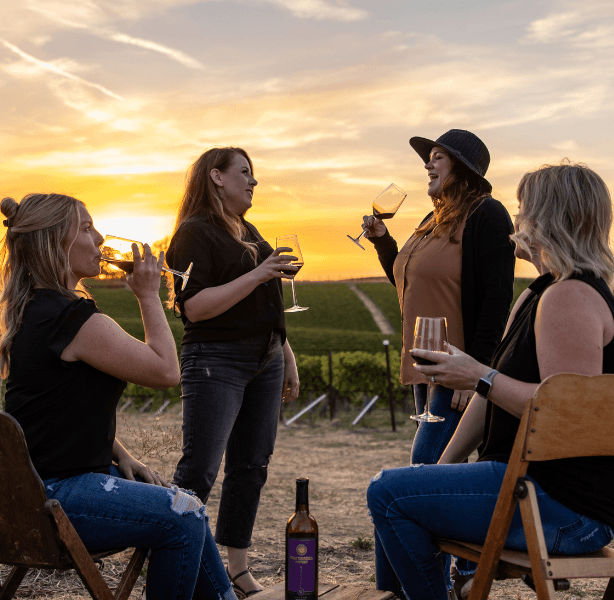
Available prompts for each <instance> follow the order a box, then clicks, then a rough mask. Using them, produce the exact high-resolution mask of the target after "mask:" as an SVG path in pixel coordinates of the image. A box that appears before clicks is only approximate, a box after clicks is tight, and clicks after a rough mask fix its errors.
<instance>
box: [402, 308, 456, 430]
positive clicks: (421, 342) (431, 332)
mask: <svg viewBox="0 0 614 600" xmlns="http://www.w3.org/2000/svg"><path fill="white" fill-rule="evenodd" d="M447 339H448V336H447V333H446V319H445V317H418V318H417V319H416V327H415V329H414V346H413V347H414V348H416V349H419V350H430V351H431V352H442V353H444V354H447V351H446V347H445V343H446V341H447ZM412 358H413V359H414V360H415V361H416V362H417V363H418V364H419V365H434V364H437V363H434V362H433V361H432V360H426V358H421V357H419V356H414V355H413V354H412ZM433 385H434V384H433V383H432V381H431V379H430V378H429V380H428V383H427V391H426V406H425V408H424V412H423V413H422V414H421V415H412V416H410V419H414V421H420V422H426V423H436V422H438V421H445V418H444V417H438V416H436V415H433V414H431V412H430V410H429V403H430V400H431V394H432V392H433Z"/></svg>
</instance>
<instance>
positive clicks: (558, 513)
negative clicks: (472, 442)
mask: <svg viewBox="0 0 614 600" xmlns="http://www.w3.org/2000/svg"><path fill="white" fill-rule="evenodd" d="M506 468H507V465H506V464H505V463H499V462H478V463H462V464H456V465H416V466H411V467H403V468H400V469H390V470H386V471H382V472H381V473H379V474H378V475H376V476H375V477H374V478H373V480H372V481H371V484H370V486H369V488H368V491H367V501H368V504H369V509H370V511H371V516H372V518H373V523H374V525H375V531H376V535H377V537H378V538H379V540H380V542H381V546H380V548H381V550H383V552H385V557H386V559H387V562H389V564H390V565H391V566H392V569H393V570H394V571H393V572H394V574H395V575H396V577H398V580H399V581H400V584H401V586H402V589H403V592H404V596H405V597H406V598H408V599H410V600H447V597H448V596H447V586H446V583H445V577H444V562H445V561H444V559H443V556H442V553H440V552H439V549H438V548H437V546H436V545H435V544H434V543H433V536H443V537H451V538H455V539H459V540H464V541H467V542H474V543H480V544H482V543H484V540H485V539H486V534H487V531H488V527H489V525H490V521H491V519H492V515H493V512H494V508H495V503H496V501H497V497H498V495H499V490H500V488H501V483H502V482H503V476H504V474H505V469H506ZM536 492H537V499H538V504H539V508H540V511H541V517H542V524H543V528H544V534H545V538H546V545H547V547H548V551H549V552H552V553H555V554H583V553H587V552H594V551H596V550H598V549H599V548H603V547H604V546H606V545H607V544H608V543H609V542H610V541H611V540H612V538H613V537H614V532H613V531H612V529H611V528H610V527H609V526H607V525H604V524H603V523H600V522H599V521H596V520H595V519H590V518H588V517H584V516H581V515H579V514H577V513H575V512H574V511H572V510H570V509H568V508H566V507H565V506H563V505H562V504H561V503H559V502H557V501H556V500H554V499H553V498H551V497H550V496H548V494H546V493H545V492H544V491H543V490H542V489H541V487H539V485H537V484H536ZM505 545H506V547H508V548H513V549H517V550H526V548H527V546H526V541H525V537H524V533H523V529H522V520H521V517H520V509H519V507H517V508H516V512H515V513H514V518H513V520H512V525H511V528H510V531H509V534H508V537H507V540H506V544H505ZM386 583H387V582H382V583H380V581H377V587H378V589H389V588H387V587H383V588H382V587H381V586H382V584H383V585H386ZM390 583H391V585H394V583H393V582H390ZM391 591H397V590H391ZM399 597H403V596H399Z"/></svg>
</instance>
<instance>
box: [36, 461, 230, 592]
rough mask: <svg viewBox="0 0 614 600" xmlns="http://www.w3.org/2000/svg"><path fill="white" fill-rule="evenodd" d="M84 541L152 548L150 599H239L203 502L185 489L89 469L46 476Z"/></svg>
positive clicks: (90, 545) (98, 546) (104, 546)
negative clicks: (72, 474) (71, 474)
mask: <svg viewBox="0 0 614 600" xmlns="http://www.w3.org/2000/svg"><path fill="white" fill-rule="evenodd" d="M43 483H44V484H45V491H46V492H47V497H48V498H53V499H55V500H59V501H60V503H61V504H62V508H63V509H64V512H65V513H66V514H67V515H68V518H69V519H70V521H71V523H72V524H73V526H74V528H75V529H76V531H77V533H78V534H79V537H80V538H81V540H82V541H83V543H84V545H85V547H86V548H87V549H88V550H90V551H94V550H108V549H111V548H125V547H136V548H151V554H150V556H149V566H148V568H147V600H197V599H198V600H236V596H235V594H234V592H233V589H232V586H231V585H230V581H228V577H227V576H226V572H225V571H224V565H223V564H222V560H221V558H220V554H219V552H218V550H217V546H216V545H215V542H214V541H213V536H212V535H211V531H209V524H208V522H207V521H208V518H207V515H206V513H205V507H204V506H203V505H202V504H201V503H200V502H199V501H198V500H197V499H196V498H195V497H194V496H191V495H189V494H188V493H187V492H185V491H183V490H178V489H177V488H176V487H174V486H173V488H172V489H168V488H163V487H158V486H155V485H150V484H148V483H142V482H139V481H129V480H127V479H124V478H123V475H122V474H121V473H120V471H119V470H118V469H117V467H116V466H112V467H111V474H110V475H104V474H101V473H86V474H85V475H79V476H77V477H69V478H68V479H45V480H44V482H43Z"/></svg>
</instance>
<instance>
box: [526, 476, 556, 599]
mask: <svg viewBox="0 0 614 600" xmlns="http://www.w3.org/2000/svg"><path fill="white" fill-rule="evenodd" d="M524 485H525V486H526V490H527V493H526V495H525V496H524V497H521V498H520V512H521V514H522V526H523V528H524V535H525V538H526V540H527V549H528V551H529V558H530V559H531V571H532V574H533V583H534V584H535V592H536V594H537V598H538V600H555V595H554V591H555V590H554V582H553V581H552V579H546V578H545V577H544V573H543V571H542V567H543V565H544V564H545V563H546V561H547V560H548V549H547V548H546V539H545V538H544V530H543V528H542V520H541V517H540V514H539V506H538V504H537V496H536V495H535V487H534V486H533V483H532V482H531V481H528V480H525V481H524Z"/></svg>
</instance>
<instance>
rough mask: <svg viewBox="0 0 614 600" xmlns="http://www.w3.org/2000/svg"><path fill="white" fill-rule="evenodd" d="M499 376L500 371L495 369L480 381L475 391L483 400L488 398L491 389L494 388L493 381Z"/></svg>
mask: <svg viewBox="0 0 614 600" xmlns="http://www.w3.org/2000/svg"><path fill="white" fill-rule="evenodd" d="M498 374H499V371H497V369H493V370H492V371H490V372H489V373H488V374H487V375H485V376H484V377H482V378H481V379H480V380H479V381H478V384H477V385H476V386H475V391H476V392H477V393H478V394H480V396H482V397H483V398H488V394H489V393H490V388H491V387H492V381H493V379H494V378H495V376H496V375H498Z"/></svg>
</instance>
